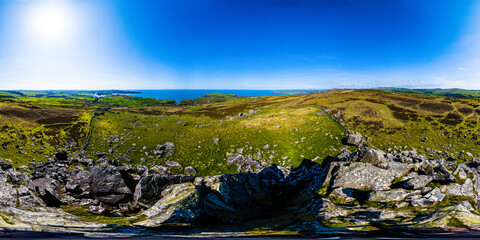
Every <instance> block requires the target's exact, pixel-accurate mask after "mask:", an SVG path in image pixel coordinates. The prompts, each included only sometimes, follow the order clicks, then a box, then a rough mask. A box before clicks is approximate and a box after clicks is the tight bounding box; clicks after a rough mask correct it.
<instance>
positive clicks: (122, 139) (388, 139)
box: [0, 89, 480, 175]
mask: <svg viewBox="0 0 480 240" xmlns="http://www.w3.org/2000/svg"><path fill="white" fill-rule="evenodd" d="M464 91H465V90H462V91H460V90H458V89H453V90H448V91H447V90H442V91H440V90H436V91H433V90H432V91H430V90H429V91H422V90H414V91H413V90H412V91H406V90H401V89H384V90H335V91H326V92H319V93H315V94H309V95H288V96H276V97H256V98H255V97H251V98H230V99H229V98H225V99H224V100H222V102H215V103H209V104H199V105H194V106H192V105H175V103H173V102H169V101H164V100H154V99H139V98H133V97H128V96H108V97H106V98H100V99H97V98H92V97H89V96H84V95H79V96H69V95H63V96H55V97H38V96H37V95H34V94H33V95H32V94H31V93H29V92H25V93H11V92H0V129H2V131H1V132H0V137H1V138H0V144H2V147H0V158H4V159H5V158H10V159H12V160H13V161H14V165H17V166H18V165H21V164H25V163H28V162H30V161H32V159H33V158H36V160H37V161H45V160H46V156H47V155H48V156H51V154H52V153H53V152H55V151H56V150H57V149H68V150H70V152H71V155H75V154H74V153H75V152H76V151H78V150H79V149H81V147H82V146H83V144H84V143H85V141H86V136H87V135H88V132H89V129H88V127H89V124H90V122H92V129H91V132H92V135H91V139H90V141H89V142H88V145H87V148H86V151H87V152H88V153H90V154H91V158H94V159H96V156H95V154H96V153H99V152H105V153H106V154H107V157H109V158H111V159H116V160H119V161H121V162H124V163H126V162H127V161H126V160H125V159H126V158H127V157H128V159H131V164H143V165H148V166H153V165H160V166H166V162H167V161H174V162H178V163H180V165H182V166H183V167H187V166H193V167H194V168H196V169H197V170H198V174H199V175H210V174H220V173H234V172H237V166H236V165H235V164H233V165H229V164H227V158H228V157H229V156H233V155H234V154H237V153H241V154H242V155H244V156H246V157H250V158H251V159H252V160H255V161H258V162H259V163H261V164H262V165H267V164H271V163H276V164H279V165H282V166H290V165H293V166H296V165H298V164H299V163H300V162H301V160H302V159H304V158H306V159H316V161H321V160H322V159H323V158H325V157H327V156H335V155H336V154H338V153H339V152H340V149H341V148H342V147H343V144H342V142H341V140H342V139H343V138H345V132H346V131H345V129H344V127H345V128H346V129H348V130H350V131H356V132H360V133H361V134H362V135H364V136H366V137H367V139H368V144H369V145H370V146H373V147H377V148H380V149H383V150H385V151H390V150H391V151H393V150H395V149H400V148H401V149H412V148H415V149H417V151H418V152H420V153H425V154H427V156H429V157H430V158H433V157H444V158H448V157H455V158H456V159H457V160H460V161H465V160H469V159H471V158H472V157H475V156H478V153H480V147H479V140H478V136H479V134H480V132H479V126H478V121H479V114H480V109H479V106H480V100H479V99H478V98H476V97H474V96H475V94H476V92H474V91H466V92H464ZM424 93H427V94H424ZM461 93H465V95H464V96H462V97H455V98H453V97H446V96H445V95H446V94H461ZM2 94H3V95H2ZM55 94H64V93H55ZM449 96H450V95H449ZM455 96H457V95H455ZM207 102H208V101H207ZM322 109H324V110H326V112H328V113H329V114H321V113H323V110H322ZM94 113H97V114H98V113H102V114H100V115H98V116H95V117H93V118H92V116H93V115H94ZM332 117H333V118H332ZM92 119H93V120H92ZM337 122H339V123H341V124H342V125H344V127H342V126H341V125H340V124H338V123H337ZM217 138H218V139H219V141H218V144H215V139H217ZM166 142H173V143H174V144H175V147H173V148H171V149H168V150H163V153H159V152H157V153H155V150H156V149H155V147H156V146H157V145H158V144H164V143H166ZM72 143H74V144H73V145H72ZM267 145H268V147H267ZM170 150H172V151H173V152H171V153H168V152H169V151H170ZM350 150H354V149H353V148H350ZM124 156H125V159H123V158H122V157H124ZM317 156H318V158H317ZM169 171H170V172H173V173H180V172H183V169H182V168H178V167H170V168H169Z"/></svg>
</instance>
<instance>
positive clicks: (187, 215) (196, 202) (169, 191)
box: [135, 183, 201, 227]
mask: <svg viewBox="0 0 480 240" xmlns="http://www.w3.org/2000/svg"><path fill="white" fill-rule="evenodd" d="M159 197H160V198H161V199H160V200H159V201H158V202H157V203H155V205H153V206H152V207H151V208H149V209H148V210H146V211H144V212H143V213H142V215H144V216H146V219H145V220H144V221H141V222H138V223H136V224H135V225H137V226H144V227H155V226H159V225H161V224H164V223H193V222H194V221H195V220H197V218H199V217H200V211H201V210H200V192H199V190H198V189H197V188H196V186H195V185H193V184H192V183H181V184H174V185H171V186H168V187H167V188H165V189H164V190H163V191H162V193H161V194H159Z"/></svg>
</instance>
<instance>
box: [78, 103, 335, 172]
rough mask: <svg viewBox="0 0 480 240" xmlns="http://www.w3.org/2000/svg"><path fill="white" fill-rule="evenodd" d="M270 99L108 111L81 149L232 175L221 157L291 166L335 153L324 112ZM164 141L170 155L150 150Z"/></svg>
mask: <svg viewBox="0 0 480 240" xmlns="http://www.w3.org/2000/svg"><path fill="white" fill-rule="evenodd" d="M272 100H274V99H268V100H267V99H263V100H261V101H258V100H257V101H255V100H252V103H255V104H252V105H251V106H250V107H251V108H243V107H247V106H248V104H247V103H250V102H246V103H244V102H241V103H230V104H215V105H210V106H205V107H202V108H197V109H191V108H190V109H188V108H187V109H176V111H175V110H174V109H150V111H149V112H148V114H145V111H143V112H138V111H135V110H133V109H114V110H112V111H108V112H106V113H105V115H102V116H99V117H97V118H95V120H94V121H93V135H92V139H91V141H90V144H89V146H88V148H87V151H88V152H91V153H97V152H107V153H108V154H107V156H108V157H109V158H112V159H119V158H121V156H124V155H127V156H128V157H129V158H130V159H131V160H132V163H135V164H146V165H150V166H152V165H162V166H166V165H165V162H166V161H175V162H178V163H180V164H181V165H182V166H183V167H186V166H193V167H195V168H196V169H197V170H198V171H199V174H200V175H211V174H220V173H224V172H228V173H235V172H236V171H237V166H236V165H235V164H230V165H229V164H227V158H228V157H229V156H233V155H235V154H237V153H241V154H242V155H244V156H247V157H250V158H251V159H252V160H255V161H258V162H259V163H260V164H262V165H265V166H266V165H269V164H271V163H276V164H279V165H281V166H290V165H295V166H296V165H298V164H300V162H301V161H302V160H303V159H304V158H308V159H313V158H315V157H317V159H323V158H325V157H327V156H332V155H336V154H338V153H339V149H340V148H342V146H343V145H342V144H341V139H342V138H344V130H343V128H342V127H341V126H340V125H338V124H337V123H336V122H335V121H334V120H332V119H331V118H330V117H329V116H328V115H327V114H321V115H319V116H317V114H318V113H322V110H321V109H319V108H317V107H293V106H285V105H284V104H285V102H286V103H288V100H289V99H288V98H286V99H282V100H281V101H279V99H275V100H274V101H272ZM277 101H278V102H277ZM260 103H262V104H260ZM169 111H172V112H169ZM242 112H243V114H241V113H242ZM215 139H218V140H217V141H218V143H215ZM166 142H173V143H174V144H175V147H173V148H172V149H170V150H172V151H174V153H173V154H172V155H171V156H169V153H168V152H169V151H170V150H164V151H163V153H161V154H158V152H157V154H156V153H155V150H156V149H155V147H156V146H157V145H158V144H164V143H166ZM109 150H110V151H109ZM109 152H110V153H109ZM171 171H172V172H182V169H181V168H171Z"/></svg>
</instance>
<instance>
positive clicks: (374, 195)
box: [368, 188, 411, 202]
mask: <svg viewBox="0 0 480 240" xmlns="http://www.w3.org/2000/svg"><path fill="white" fill-rule="evenodd" d="M410 194H411V192H410V191H408V190H405V189H402V188H396V189H392V190H386V191H382V190H380V191H373V192H371V193H370V194H369V197H368V200H369V201H372V202H399V201H403V200H404V199H405V198H406V197H408V196H409V195H410Z"/></svg>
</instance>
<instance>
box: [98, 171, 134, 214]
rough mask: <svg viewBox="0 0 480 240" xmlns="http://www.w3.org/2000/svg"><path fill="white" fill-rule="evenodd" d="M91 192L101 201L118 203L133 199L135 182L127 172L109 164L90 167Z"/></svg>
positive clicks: (112, 203)
mask: <svg viewBox="0 0 480 240" xmlns="http://www.w3.org/2000/svg"><path fill="white" fill-rule="evenodd" d="M89 185H90V190H91V194H92V196H93V197H94V198H95V199H98V200H99V201H100V202H103V203H106V204H110V205H116V204H119V203H124V202H128V201H130V200H132V199H133V191H132V189H133V188H134V186H135V182H134V180H133V178H132V176H130V175H129V174H128V173H127V172H125V171H122V170H117V169H116V168H115V167H113V166H111V165H107V164H102V165H99V166H95V167H92V168H91V169H90V178H89Z"/></svg>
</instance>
